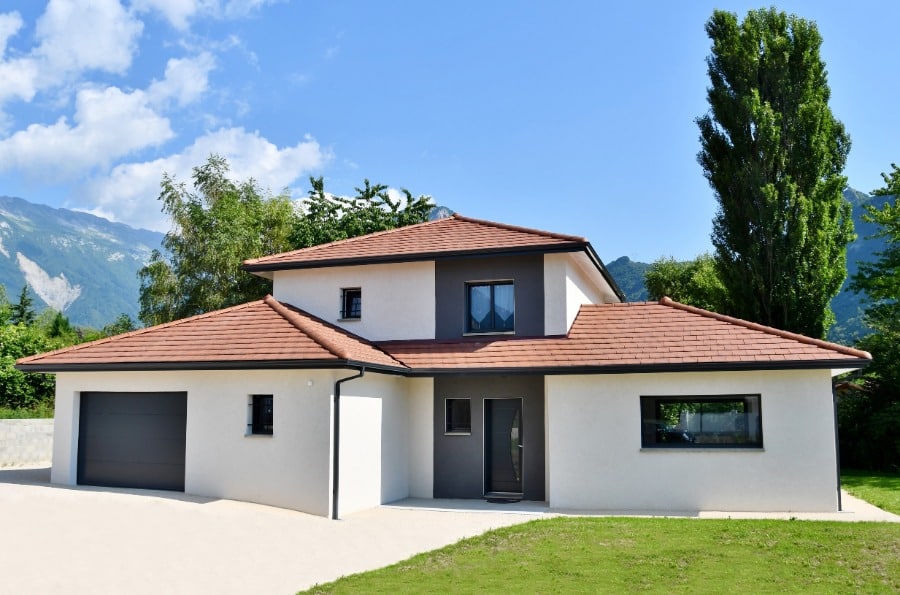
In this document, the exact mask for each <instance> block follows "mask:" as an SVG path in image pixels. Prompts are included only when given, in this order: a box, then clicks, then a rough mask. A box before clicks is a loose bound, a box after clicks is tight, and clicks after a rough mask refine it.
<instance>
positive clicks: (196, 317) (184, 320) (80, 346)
mask: <svg viewBox="0 0 900 595" xmlns="http://www.w3.org/2000/svg"><path fill="white" fill-rule="evenodd" d="M262 302H263V300H253V301H252V302H244V303H243V304H235V305H234V306H229V307H227V308H222V309H220V310H210V311H209V312H203V313H202V314H195V315H193V316H189V317H187V318H179V319H177V320H170V321H169V322H164V323H162V324H154V325H153V326H145V327H144V328H139V329H135V330H133V331H128V332H127V333H120V334H118V335H113V336H112V337H103V338H102V339H95V340H93V341H86V342H84V343H78V344H76V345H69V346H68V347H60V348H59V349H54V350H53V351H45V352H43V353H36V354H34V355H29V356H28V357H23V358H19V359H18V360H16V364H19V363H31V362H33V361H37V360H40V359H42V358H44V357H49V356H52V355H59V354H61V353H68V352H70V351H80V350H82V349H87V348H88V347H93V346H95V345H103V344H105V343H111V342H113V341H119V340H122V339H127V338H129V337H135V336H137V335H143V334H146V333H149V332H151V331H158V330H160V329H164V328H169V327H173V326H178V325H180V324H185V323H187V322H191V321H194V320H200V319H202V318H209V317H210V316H214V315H218V314H222V313H225V312H231V311H234V310H241V309H243V308H249V307H250V306H253V305H256V304H261V303H262Z"/></svg>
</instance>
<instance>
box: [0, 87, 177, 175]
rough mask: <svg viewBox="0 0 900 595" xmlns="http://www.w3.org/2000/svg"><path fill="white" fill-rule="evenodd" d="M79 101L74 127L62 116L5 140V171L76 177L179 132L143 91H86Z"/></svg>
mask: <svg viewBox="0 0 900 595" xmlns="http://www.w3.org/2000/svg"><path fill="white" fill-rule="evenodd" d="M75 103H76V109H75V116H74V121H75V124H74V125H71V126H70V125H69V123H68V122H67V120H66V118H65V117H61V118H59V119H58V120H57V121H56V123H55V124H49V125H43V124H32V125H30V126H28V127H27V128H26V129H25V130H20V131H18V132H16V133H14V134H13V135H12V136H10V137H8V138H6V139H3V140H0V171H2V170H6V169H17V170H19V171H22V172H25V173H26V174H28V175H30V176H32V177H34V178H38V177H39V178H42V179H53V180H65V179H71V178H73V177H77V176H79V175H81V174H83V172H84V171H86V170H90V169H92V168H94V167H98V166H103V165H106V164H109V163H110V162H112V161H113V160H114V159H116V158H119V157H123V156H125V155H128V154H130V153H132V152H134V151H137V150H139V149H143V148H145V147H149V146H156V145H160V144H162V143H163V142H165V141H167V140H169V139H170V138H172V137H173V136H174V133H173V132H172V129H171V127H170V126H169V120H168V119H166V118H164V117H162V116H160V115H159V114H157V113H156V112H154V111H153V110H152V109H151V108H150V107H148V105H147V97H146V94H145V93H144V92H143V91H133V92H131V93H125V92H123V91H121V90H120V89H118V88H116V87H107V88H106V89H102V90H99V89H82V90H81V91H79V92H78V95H77V97H76V101H75Z"/></svg>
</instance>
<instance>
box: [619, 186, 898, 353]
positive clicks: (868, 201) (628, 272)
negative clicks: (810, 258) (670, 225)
mask: <svg viewBox="0 0 900 595" xmlns="http://www.w3.org/2000/svg"><path fill="white" fill-rule="evenodd" d="M844 198H846V199H847V200H848V201H849V202H850V204H851V205H852V206H853V225H854V228H855V229H856V236H857V237H856V240H855V241H854V242H852V243H851V244H850V245H849V246H847V280H846V281H844V285H843V287H842V288H841V291H840V293H838V295H836V296H835V297H834V299H833V300H831V308H832V310H834V315H835V318H836V322H835V324H834V326H832V327H831V329H830V330H829V332H828V338H829V340H831V341H836V342H838V343H843V344H846V345H852V344H853V342H854V341H856V339H858V338H860V337H862V336H865V335H866V334H867V333H868V328H867V327H866V325H865V324H864V323H863V311H864V309H865V305H864V304H863V301H862V296H861V295H858V294H855V293H853V292H852V291H850V290H849V289H848V288H847V286H848V285H849V284H850V278H851V277H852V276H853V274H854V273H856V271H857V269H858V268H859V263H860V262H873V261H875V260H877V258H878V257H877V256H876V253H877V252H879V251H881V250H884V248H885V242H884V240H883V239H873V238H872V237H871V236H872V234H874V233H875V232H876V231H877V230H878V226H876V225H874V224H872V223H867V222H865V221H863V219H862V215H863V213H865V206H866V205H873V206H875V207H876V208H880V207H881V205H882V204H884V203H885V202H887V200H889V199H888V197H884V196H869V195H868V194H866V193H865V192H860V191H859V190H854V189H853V188H847V189H846V190H844ZM649 267H650V265H649V264H647V263H644V262H636V261H633V260H631V259H630V258H628V257H627V256H623V257H621V258H618V259H616V260H614V261H612V262H610V263H609V264H607V265H606V268H607V269H608V270H609V272H610V274H611V275H612V276H613V278H614V279H615V280H616V283H618V284H619V287H620V288H621V289H622V291H623V292H624V293H625V296H626V297H627V298H628V301H630V302H637V301H643V300H646V299H647V289H646V287H644V274H645V273H646V272H647V269H648V268H649Z"/></svg>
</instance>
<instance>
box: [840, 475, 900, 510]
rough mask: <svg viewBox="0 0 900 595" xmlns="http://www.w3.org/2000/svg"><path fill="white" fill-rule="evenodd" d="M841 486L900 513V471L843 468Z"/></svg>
mask: <svg viewBox="0 0 900 595" xmlns="http://www.w3.org/2000/svg"><path fill="white" fill-rule="evenodd" d="M841 487H843V488H844V489H845V490H847V491H848V492H849V493H851V494H853V495H854V496H856V497H857V498H862V499H863V500H865V501H866V502H868V503H870V504H874V505H875V506H877V507H878V508H881V509H883V510H887V511H888V512H893V513H894V514H900V473H879V472H878V471H854V470H849V469H843V470H841Z"/></svg>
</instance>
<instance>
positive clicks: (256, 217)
mask: <svg viewBox="0 0 900 595" xmlns="http://www.w3.org/2000/svg"><path fill="white" fill-rule="evenodd" d="M228 171H229V168H228V162H227V161H226V160H225V159H224V158H222V157H219V156H217V155H211V156H210V157H209V160H208V161H207V162H206V163H205V164H203V165H201V166H198V167H195V168H194V170H193V180H194V192H191V191H190V190H188V188H187V187H186V186H185V185H184V184H179V183H176V181H175V180H174V179H173V178H172V177H171V176H169V175H168V174H166V175H164V176H163V180H162V191H161V193H160V196H159V199H160V200H161V201H162V203H163V208H162V210H163V212H164V213H166V214H168V215H169V216H170V217H171V218H172V231H170V232H169V233H167V234H166V236H165V239H164V240H163V247H164V248H165V253H164V252H162V251H159V250H157V251H154V252H153V253H152V254H151V257H150V262H149V263H148V264H147V265H146V266H145V267H144V268H142V269H141V270H140V272H139V275H140V279H141V291H140V303H141V311H140V318H141V320H142V321H143V322H144V323H146V324H148V325H150V324H160V323H163V322H168V321H171V320H175V319H178V318H185V317H187V316H193V315H195V314H200V313H203V312H208V311H210V310H216V309H219V308H225V307H228V306H231V305H234V304H239V303H242V302H246V301H250V300H253V299H257V298H259V297H262V296H263V295H265V293H266V292H267V291H268V287H269V282H268V281H266V280H265V279H261V278H259V277H256V276H253V275H249V274H247V273H245V272H243V271H242V270H241V263H242V262H243V260H244V259H246V258H255V257H259V256H264V255H266V254H272V253H277V252H284V251H286V250H289V249H290V248H291V247H292V246H291V244H290V242H289V237H290V235H291V232H292V230H293V228H294V223H295V220H296V214H295V213H294V207H293V204H292V202H291V200H290V198H289V197H288V196H286V195H280V196H266V195H264V193H263V192H262V190H261V189H260V188H259V187H258V186H257V184H256V182H255V181H253V180H252V179H251V180H248V181H246V182H240V183H235V182H232V181H231V180H229V179H228V177H227V174H228Z"/></svg>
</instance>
